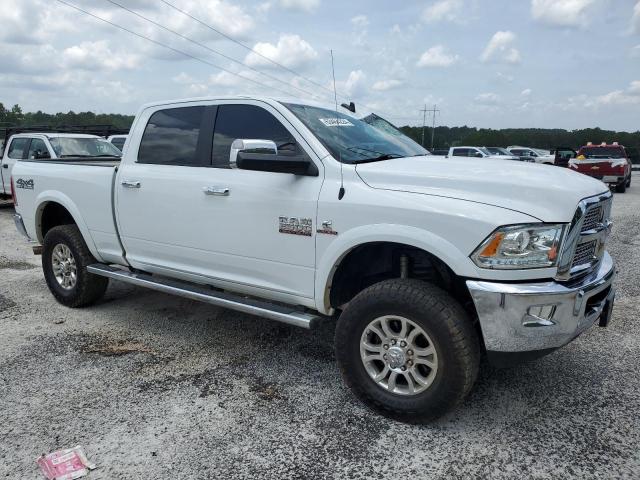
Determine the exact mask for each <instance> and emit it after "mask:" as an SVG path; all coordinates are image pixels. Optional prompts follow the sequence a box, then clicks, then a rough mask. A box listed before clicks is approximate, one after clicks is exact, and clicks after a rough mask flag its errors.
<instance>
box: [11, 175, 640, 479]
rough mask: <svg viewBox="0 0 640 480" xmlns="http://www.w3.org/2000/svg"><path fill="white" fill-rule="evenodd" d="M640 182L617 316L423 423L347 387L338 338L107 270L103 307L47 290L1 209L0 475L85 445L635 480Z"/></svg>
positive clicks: (182, 473) (126, 459)
mask: <svg viewBox="0 0 640 480" xmlns="http://www.w3.org/2000/svg"><path fill="white" fill-rule="evenodd" d="M638 207H640V187H638V186H637V185H634V186H633V187H632V188H631V190H629V191H628V192H627V193H626V194H624V195H616V196H615V206H614V217H615V218H614V220H615V222H616V223H615V228H614V234H613V238H612V240H611V245H610V250H611V252H612V254H613V255H614V257H615V258H616V259H617V261H618V262H619V267H620V276H619V281H618V284H617V286H618V292H619V294H618V298H617V303H616V306H615V310H614V320H613V323H612V325H611V326H610V328H608V329H600V328H593V329H591V330H590V331H588V332H587V333H585V334H584V335H583V336H581V337H580V338H579V339H578V340H576V341H575V342H573V343H571V344H570V345H568V346H567V347H565V348H564V349H561V350H559V351H558V352H556V353H554V354H552V355H550V356H548V357H545V358H543V359H541V360H539V361H536V362H533V363H530V364H526V365H522V366H519V367H515V368H512V369H509V370H495V369H491V368H489V367H487V366H485V367H484V369H483V370H482V372H481V375H480V378H479V381H478V384H477V387H476V388H475V389H474V391H473V392H472V394H471V396H470V398H469V399H468V400H467V401H466V402H465V404H464V405H463V406H462V407H461V408H459V409H458V410H456V411H455V412H453V413H451V414H450V415H448V416H447V417H446V418H443V419H441V420H440V421H438V422H437V423H435V424H432V425H428V426H408V425H404V424H401V423H397V422H394V421H391V420H388V419H385V418H383V417H380V416H378V415H375V414H373V413H371V412H370V411H368V410H367V409H366V408H365V407H363V406H362V405H361V404H360V403H358V402H357V401H356V400H355V399H354V398H353V397H352V396H351V395H350V394H349V392H348V391H346V390H345V388H344V387H343V385H342V383H341V380H340V378H339V374H338V371H337V369H336V366H335V364H334V355H333V352H332V348H331V344H332V338H331V337H332V332H331V331H328V330H327V329H325V330H322V331H315V332H308V331H305V330H301V329H296V328H293V327H288V326H286V325H281V324H278V323H274V322H271V321H268V320H262V319H258V318H254V317H249V316H245V315H242V314H238V313H235V312H232V311H229V310H223V309H216V308H214V307H211V306H208V305H204V304H199V303H196V302H192V301H188V300H185V299H181V298H176V297H171V296H168V295H163V294H160V293H156V292H152V291H149V290H144V289H140V288H135V287H131V286H128V285H124V284H121V283H115V282H112V283H111V286H110V287H109V290H108V292H107V295H106V297H105V299H104V300H103V301H102V302H101V303H100V304H99V305H96V306H94V307H91V308H88V309H84V310H71V309H67V308H64V307H62V306H60V305H58V304H57V303H56V302H55V301H54V300H53V297H52V296H51V295H50V294H49V291H48V290H47V287H46V285H45V282H44V279H43V277H42V273H41V270H40V267H39V262H40V258H39V257H35V256H33V255H32V254H31V252H30V248H29V246H28V245H27V244H25V242H23V240H22V239H21V238H20V237H19V235H18V234H17V233H16V231H15V228H14V226H13V222H12V219H11V214H12V210H11V209H10V208H1V209H0V332H1V333H0V477H3V478H4V477H6V478H18V477H19V478H40V477H39V473H38V471H37V468H36V464H35V459H36V457H37V456H38V455H40V454H42V453H44V452H50V451H52V450H54V449H58V448H62V447H71V446H74V445H78V444H80V445H83V446H84V448H85V450H86V452H87V454H88V455H89V457H90V459H91V460H92V461H94V462H95V463H97V464H98V467H99V468H98V469H97V470H95V471H93V472H92V473H91V474H90V478H93V479H114V478H148V479H153V478H211V477H216V478H225V477H229V478H256V477H260V478H372V477H373V478H386V477H393V478H415V477H424V478H431V479H437V478H478V477H490V478H524V477H527V478H541V479H542V478H553V479H555V478H568V477H572V478H580V479H586V478H629V479H631V478H634V479H638V478H640V393H639V392H640V388H639V387H640V369H639V368H638V367H639V366H640V331H639V326H638V322H637V318H638V316H640V306H639V305H638V300H640V298H639V297H640V281H639V280H640V209H639V208H638Z"/></svg>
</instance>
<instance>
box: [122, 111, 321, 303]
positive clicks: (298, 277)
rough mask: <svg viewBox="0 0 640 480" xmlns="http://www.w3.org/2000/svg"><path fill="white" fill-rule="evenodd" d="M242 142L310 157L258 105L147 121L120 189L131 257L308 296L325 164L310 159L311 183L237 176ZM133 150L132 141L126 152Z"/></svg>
mask: <svg viewBox="0 0 640 480" xmlns="http://www.w3.org/2000/svg"><path fill="white" fill-rule="evenodd" d="M141 120H143V119H141ZM214 123H215V135H213V130H214ZM238 138H242V139H260V140H273V141H274V142H276V144H277V145H279V146H280V150H281V151H282V150H286V149H291V150H298V152H301V153H305V154H307V155H312V151H311V149H310V148H309V147H308V145H306V143H305V142H304V139H303V138H302V137H301V136H300V135H299V134H298V133H297V132H296V131H295V130H294V129H293V128H292V127H291V125H290V124H289V123H288V122H287V120H286V119H285V118H284V117H283V116H282V115H281V114H280V113H279V112H278V111H277V110H276V109H274V108H273V107H271V106H270V105H268V104H266V103H263V102H257V101H256V102H252V101H246V102H241V103H238V102H229V103H225V104H222V103H220V104H211V103H210V104H208V105H193V106H188V107H179V108H171V109H158V110H157V111H155V112H152V113H151V114H150V116H149V119H148V123H147V126H146V128H145V131H144V134H143V136H142V139H141V142H140V143H139V148H138V151H137V152H134V151H133V150H134V148H131V150H130V151H129V152H128V155H129V156H130V157H131V156H134V155H135V156H136V157H137V159H136V161H135V162H131V161H128V162H126V163H125V166H124V167H123V170H122V172H121V173H120V176H119V182H120V183H121V184H119V185H117V186H116V187H117V209H118V211H117V214H118V219H119V224H120V232H121V235H122V240H123V243H124V246H125V249H126V251H127V258H128V260H129V262H130V263H131V265H132V266H134V267H137V268H140V269H143V270H148V271H160V272H163V273H169V274H171V275H172V276H179V277H185V278H191V276H193V275H197V276H198V277H200V278H204V279H208V281H210V282H211V283H213V284H216V285H219V284H222V286H225V287H226V288H230V289H236V290H238V291H252V289H253V288H254V287H258V288H260V289H264V290H269V291H272V292H274V294H276V295H278V294H279V295H281V296H283V299H286V298H287V297H288V296H295V297H307V298H309V299H312V298H313V292H314V271H315V229H314V226H315V224H316V209H317V201H318V196H319V192H320V187H321V185H322V179H323V176H322V172H323V170H322V165H321V163H320V162H319V161H318V159H317V158H314V157H311V158H312V160H313V161H315V162H316V164H317V166H318V168H319V170H320V175H319V176H317V177H306V176H295V175H291V174H284V173H272V172H256V171H248V170H238V169H234V168H231V166H230V164H229V152H230V149H231V143H232V142H233V141H234V140H235V139H238ZM137 143H138V142H136V141H135V139H132V141H131V143H130V147H134V145H135V144H137ZM292 225H298V226H300V229H298V230H296V231H297V232H298V234H290V233H286V232H292V231H293V230H294V229H292V228H288V227H291V226H292ZM310 301H311V300H310Z"/></svg>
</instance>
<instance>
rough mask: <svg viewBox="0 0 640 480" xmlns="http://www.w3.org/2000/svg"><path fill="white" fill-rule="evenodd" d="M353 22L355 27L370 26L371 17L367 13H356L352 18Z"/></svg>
mask: <svg viewBox="0 0 640 480" xmlns="http://www.w3.org/2000/svg"><path fill="white" fill-rule="evenodd" d="M351 23H352V24H353V26H354V27H357V28H365V27H367V26H369V19H368V18H367V16H366V15H356V16H355V17H353V18H352V19H351Z"/></svg>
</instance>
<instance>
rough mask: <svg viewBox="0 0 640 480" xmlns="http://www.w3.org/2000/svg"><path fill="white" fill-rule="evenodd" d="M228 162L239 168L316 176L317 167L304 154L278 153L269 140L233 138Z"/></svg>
mask: <svg viewBox="0 0 640 480" xmlns="http://www.w3.org/2000/svg"><path fill="white" fill-rule="evenodd" d="M229 164H230V166H231V168H238V169H240V170H253V171H258V172H274V173H290V174H293V175H307V176H313V177H315V176H318V168H317V167H316V166H315V164H314V163H313V162H312V161H311V160H310V159H309V158H308V157H307V156H306V155H292V154H282V153H278V147H277V146H276V144H275V142H273V141H271V140H253V139H237V140H234V141H233V143H232V144H231V152H230V153H229Z"/></svg>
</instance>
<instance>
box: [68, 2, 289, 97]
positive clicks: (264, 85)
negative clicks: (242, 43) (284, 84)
mask: <svg viewBox="0 0 640 480" xmlns="http://www.w3.org/2000/svg"><path fill="white" fill-rule="evenodd" d="M56 1H57V2H58V3H62V4H63V5H66V6H67V7H70V8H73V9H75V10H77V11H79V12H82V13H84V14H85V15H88V16H90V17H93V18H95V19H97V20H100V21H102V22H104V23H108V24H109V25H111V26H113V27H116V28H119V29H120V30H124V31H125V32H127V33H130V34H131V35H135V36H136V37H138V38H142V39H144V40H147V41H149V42H151V43H154V44H156V45H158V46H160V47H163V48H167V49H169V50H171V51H173V52H175V53H178V54H180V55H184V56H185V57H188V58H190V59H192V60H196V61H198V62H201V63H204V64H206V65H209V66H211V67H214V68H217V69H219V70H222V71H223V72H227V73H229V74H231V75H234V76H236V77H238V78H242V79H243V80H248V81H250V82H252V83H255V84H256V85H260V86H261V87H266V88H271V89H273V90H277V91H279V92H281V93H284V94H285V95H291V93H290V92H286V91H284V90H282V89H280V88H278V87H274V86H273V85H268V84H266V83H262V82H259V81H258V80H254V79H253V78H250V77H245V76H244V75H240V74H239V73H236V72H233V71H231V70H228V69H226V68H224V67H221V66H219V65H216V64H215V63H211V62H209V61H207V60H204V59H202V58H200V57H196V56H195V55H191V54H190V53H187V52H184V51H182V50H178V49H177V48H173V47H172V46H170V45H167V44H165V43H162V42H159V41H157V40H154V39H152V38H149V37H147V36H145V35H142V34H140V33H137V32H134V31H133V30H129V29H128V28H125V27H123V26H122V25H118V24H116V23H113V22H110V21H109V20H107V19H105V18H102V17H99V16H98V15H95V14H93V13H91V12H88V11H87V10H83V9H82V8H80V7H78V6H76V5H73V4H71V3H68V2H66V1H64V0H56Z"/></svg>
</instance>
